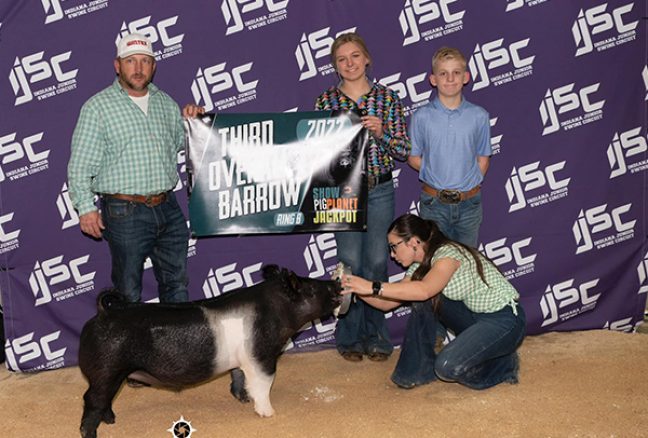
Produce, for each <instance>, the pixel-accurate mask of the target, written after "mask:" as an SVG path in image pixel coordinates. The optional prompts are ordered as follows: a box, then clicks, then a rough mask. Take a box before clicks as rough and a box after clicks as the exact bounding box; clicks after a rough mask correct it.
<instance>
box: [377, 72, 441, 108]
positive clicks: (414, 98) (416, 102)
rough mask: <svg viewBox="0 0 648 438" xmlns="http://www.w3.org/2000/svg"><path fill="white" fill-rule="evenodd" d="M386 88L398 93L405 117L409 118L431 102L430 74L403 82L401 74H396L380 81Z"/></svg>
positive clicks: (422, 73)
mask: <svg viewBox="0 0 648 438" xmlns="http://www.w3.org/2000/svg"><path fill="white" fill-rule="evenodd" d="M378 82H380V83H381V84H383V85H384V86H385V87H389V88H391V89H392V90H394V91H395V92H396V93H398V97H400V99H401V101H402V102H403V112H404V114H405V117H409V116H410V114H412V113H413V112H414V111H415V110H416V109H417V108H419V107H421V106H423V105H425V104H426V103H428V102H429V101H430V95H431V94H432V90H430V87H429V82H428V73H427V72H421V73H419V74H415V75H414V76H411V77H409V78H405V79H403V80H401V73H400V72H399V73H394V74H392V75H389V76H385V77H384V78H382V79H380V80H378Z"/></svg>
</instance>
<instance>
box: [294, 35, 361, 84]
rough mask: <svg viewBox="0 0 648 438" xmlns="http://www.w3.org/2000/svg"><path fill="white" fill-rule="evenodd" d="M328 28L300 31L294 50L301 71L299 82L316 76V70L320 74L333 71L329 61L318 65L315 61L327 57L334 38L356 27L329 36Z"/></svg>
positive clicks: (324, 74) (327, 73)
mask: <svg viewBox="0 0 648 438" xmlns="http://www.w3.org/2000/svg"><path fill="white" fill-rule="evenodd" d="M330 30H331V28H330V27H325V28H324V29H319V30H316V31H314V32H311V33H309V34H306V33H302V36H301V39H300V40H299V44H298V45H297V49H296V50H295V58H296V59H297V65H298V66H299V71H300V72H301V74H300V75H299V81H300V82H301V81H305V80H306V79H310V78H313V77H315V76H317V73H318V72H319V73H320V75H322V76H326V75H330V74H331V73H334V72H335V69H334V68H333V65H332V64H331V63H330V62H327V63H325V64H324V65H320V66H318V65H317V64H318V63H317V62H316V61H318V60H320V59H321V58H327V59H328V57H329V55H330V53H331V45H332V44H333V41H334V39H335V38H336V37H337V36H338V35H341V34H343V33H348V32H355V30H356V28H355V27H350V28H348V29H344V30H341V31H339V32H337V33H336V34H335V36H331V34H330Z"/></svg>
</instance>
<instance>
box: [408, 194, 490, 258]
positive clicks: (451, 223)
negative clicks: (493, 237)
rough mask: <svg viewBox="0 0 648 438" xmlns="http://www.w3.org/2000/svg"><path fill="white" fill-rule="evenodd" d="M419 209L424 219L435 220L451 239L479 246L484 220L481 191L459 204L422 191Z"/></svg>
mask: <svg viewBox="0 0 648 438" xmlns="http://www.w3.org/2000/svg"><path fill="white" fill-rule="evenodd" d="M419 200H420V204H419V210H420V215H421V217H422V218H423V219H426V220H433V221H434V222H435V223H436V224H437V225H438V226H439V229H440V230H441V232H442V233H443V234H445V236H446V237H447V238H449V239H452V240H456V241H458V242H461V243H463V244H465V245H468V246H472V247H473V248H476V247H477V240H478V236H479V225H480V224H481V222H482V202H481V192H480V193H477V194H476V195H475V196H473V197H472V198H470V199H467V200H465V201H461V202H460V203H458V204H444V203H443V202H440V201H439V199H438V198H435V197H433V196H430V195H428V194H427V193H425V192H421V196H420V198H419Z"/></svg>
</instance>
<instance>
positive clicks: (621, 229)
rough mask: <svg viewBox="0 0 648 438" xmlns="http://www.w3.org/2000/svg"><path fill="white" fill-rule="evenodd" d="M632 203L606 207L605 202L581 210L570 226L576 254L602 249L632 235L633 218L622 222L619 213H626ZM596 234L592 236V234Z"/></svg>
mask: <svg viewBox="0 0 648 438" xmlns="http://www.w3.org/2000/svg"><path fill="white" fill-rule="evenodd" d="M631 208H632V203H629V204H624V205H620V206H618V207H615V208H612V209H608V205H607V204H602V205H597V206H596V207H592V208H589V209H587V210H581V211H580V212H579V213H578V218H577V219H576V221H575V222H574V225H573V226H572V233H573V234H574V240H575V241H576V254H582V253H584V252H587V251H590V250H592V249H594V248H596V249H602V248H606V247H608V246H612V245H616V244H619V243H621V242H624V241H626V240H629V239H632V238H633V237H634V226H635V224H636V223H637V221H636V220H635V219H633V220H630V221H627V222H624V219H623V218H622V217H621V215H625V214H627V213H628V212H629V211H630V209H631ZM595 234H596V235H597V236H594V235H595Z"/></svg>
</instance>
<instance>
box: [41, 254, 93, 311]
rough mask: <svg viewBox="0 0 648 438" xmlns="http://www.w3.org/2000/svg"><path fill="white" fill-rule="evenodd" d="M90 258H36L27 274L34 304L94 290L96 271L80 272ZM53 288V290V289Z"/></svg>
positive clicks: (85, 256)
mask: <svg viewBox="0 0 648 438" xmlns="http://www.w3.org/2000/svg"><path fill="white" fill-rule="evenodd" d="M89 259H90V256H89V255H87V254H86V255H83V256H81V257H77V258H75V259H72V260H70V261H69V262H65V261H63V256H62V255H59V256H56V257H53V258H51V259H47V260H42V261H39V260H37V261H36V263H35V264H34V269H33V270H32V272H31V274H30V275H29V286H30V287H31V290H32V293H33V294H34V298H35V300H36V301H35V303H34V306H35V307H38V306H41V305H43V304H47V303H50V302H51V301H52V300H55V301H63V300H67V299H69V298H74V297H75V296H78V295H81V294H84V293H86V292H90V291H92V290H94V277H95V274H96V271H91V272H87V273H85V274H84V273H82V272H81V271H82V266H83V265H85V264H86V263H87V262H88V260H89ZM54 287H56V288H55V290H53V289H54Z"/></svg>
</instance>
